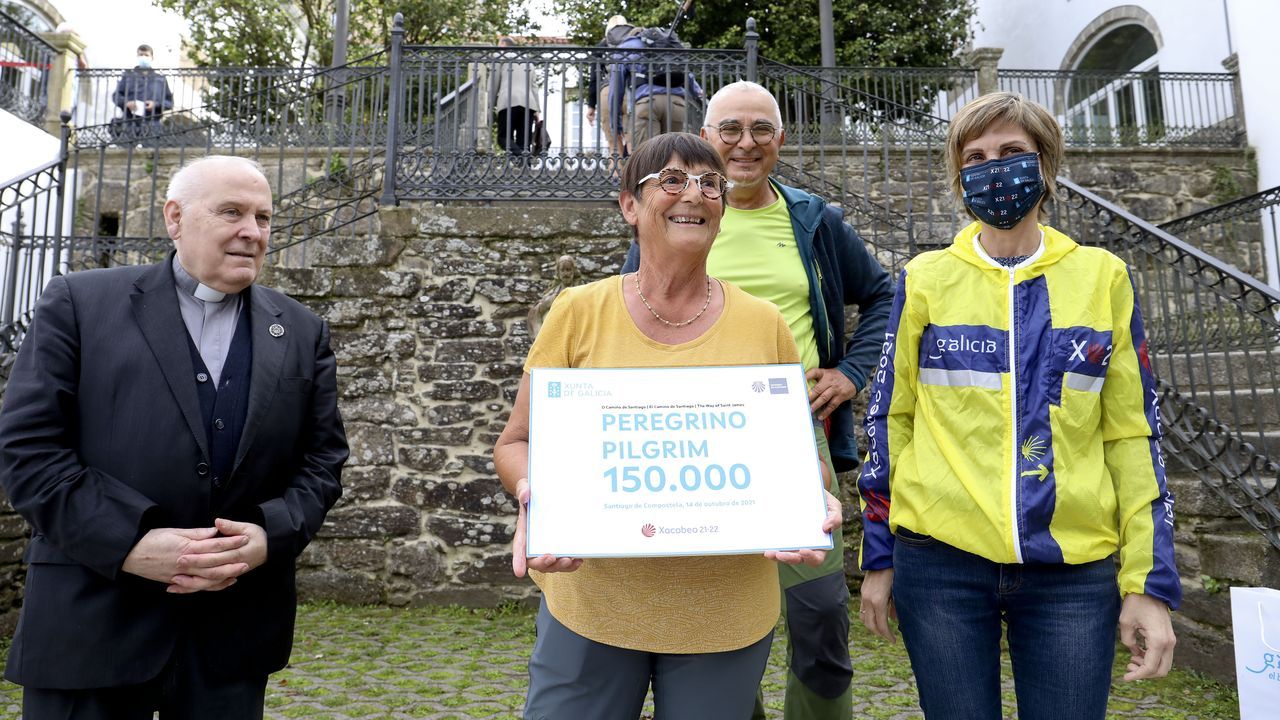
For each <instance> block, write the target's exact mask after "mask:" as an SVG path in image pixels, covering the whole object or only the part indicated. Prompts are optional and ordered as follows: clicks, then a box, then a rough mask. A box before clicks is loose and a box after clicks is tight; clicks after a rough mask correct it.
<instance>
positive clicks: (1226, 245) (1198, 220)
mask: <svg viewBox="0 0 1280 720" xmlns="http://www.w3.org/2000/svg"><path fill="white" fill-rule="evenodd" d="M1277 206H1280V187H1273V188H1271V189H1269V190H1263V191H1262V192H1259V193H1255V194H1253V195H1250V196H1248V197H1244V198H1240V199H1239V200H1233V201H1232V202H1229V203H1224V204H1222V205H1217V206H1214V207H1211V208H1208V209H1206V210H1201V211H1200V212H1197V213H1193V214H1191V215H1187V216H1185V217H1181V218H1178V219H1176V220H1170V221H1169V222H1167V223H1164V224H1162V225H1161V226H1160V229H1161V230H1164V231H1165V232H1167V233H1169V234H1171V235H1177V236H1178V237H1180V238H1182V239H1183V240H1186V241H1187V242H1189V243H1191V244H1192V245H1194V246H1196V247H1198V248H1200V249H1201V250H1204V251H1205V252H1207V253H1209V254H1210V255H1213V256H1215V257H1217V258H1219V259H1223V260H1226V261H1228V262H1231V263H1233V264H1235V265H1236V266H1237V267H1238V268H1240V269H1241V270H1243V271H1244V272H1247V273H1249V274H1250V275H1252V276H1254V277H1255V278H1258V279H1259V280H1260V281H1262V282H1264V283H1267V284H1269V285H1272V286H1273V287H1274V286H1276V285H1277V284H1280V272H1277V268H1276V262H1277V257H1280V239H1278V238H1280V235H1277V231H1280V226H1278V225H1277V217H1276V216H1277Z"/></svg>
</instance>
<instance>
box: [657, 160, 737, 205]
mask: <svg viewBox="0 0 1280 720" xmlns="http://www.w3.org/2000/svg"><path fill="white" fill-rule="evenodd" d="M654 179H656V180H657V181H658V187H660V188H662V191H663V192H665V193H666V194H668V195H679V194H680V193H682V192H684V191H685V189H686V188H688V187H689V181H690V180H692V181H693V182H696V183H698V190H700V191H701V192H702V197H704V198H706V199H708V200H719V199H720V196H721V195H724V194H725V193H727V192H729V191H730V190H731V189H733V183H732V182H730V181H729V179H728V178H726V177H725V176H723V175H721V174H720V173H718V172H716V171H715V170H708V171H706V172H704V173H700V174H698V175H690V174H689V173H687V172H685V171H684V170H681V169H680V168H673V167H671V168H663V169H662V170H659V171H658V172H655V173H649V174H648V175H645V176H644V177H642V178H640V182H638V183H636V188H639V187H640V186H641V185H644V184H645V183H647V182H649V181H650V180H654Z"/></svg>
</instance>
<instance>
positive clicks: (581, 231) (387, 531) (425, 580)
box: [0, 153, 1280, 675]
mask: <svg viewBox="0 0 1280 720" xmlns="http://www.w3.org/2000/svg"><path fill="white" fill-rule="evenodd" d="M1166 155H1167V154H1161V153H1152V154H1150V157H1148V158H1146V159H1143V158H1139V157H1136V156H1134V155H1133V154H1130V155H1128V156H1121V155H1119V154H1108V153H1100V154H1098V155H1096V156H1095V155H1093V154H1090V155H1088V156H1087V157H1084V156H1081V155H1080V154H1076V155H1073V157H1072V158H1071V161H1070V168H1069V170H1070V171H1071V174H1072V176H1073V177H1076V178H1077V179H1078V180H1080V181H1081V182H1082V183H1085V184H1086V185H1089V186H1092V187H1095V188H1096V189H1097V190H1098V192H1099V193H1100V194H1103V195H1105V196H1110V197H1113V198H1114V199H1115V200H1116V201H1117V202H1119V203H1120V204H1121V205H1126V204H1127V205H1131V206H1132V207H1133V209H1135V210H1138V209H1142V210H1143V211H1144V212H1158V213H1174V214H1182V213H1184V212H1190V211H1192V210H1194V209H1197V208H1198V207H1200V206H1203V205H1207V204H1208V203H1209V200H1208V199H1207V198H1204V197H1202V196H1201V195H1202V194H1203V193H1204V192H1208V188H1209V185H1207V184H1206V182H1207V181H1205V179H1204V178H1205V177H1206V176H1212V175H1213V174H1214V173H1215V172H1218V171H1215V170H1213V168H1214V167H1216V165H1215V164H1217V163H1222V164H1223V165H1224V166H1225V167H1227V168H1228V170H1227V171H1228V172H1230V173H1232V174H1233V176H1234V175H1239V176H1240V177H1241V178H1242V184H1245V182H1244V181H1247V179H1248V174H1247V163H1245V162H1244V160H1243V158H1242V156H1238V155H1232V154H1225V153H1219V154H1205V153H1200V154H1191V155H1190V157H1191V158H1192V159H1191V160H1187V161H1185V162H1184V161H1183V160H1182V155H1181V154H1179V155H1167V157H1166ZM1143 157H1146V156H1143ZM1160 158H1164V159H1163V160H1161V159H1160ZM1232 162H1234V164H1232ZM1142 163H1150V165H1149V166H1148V165H1143V164H1142ZM299 170H300V171H301V167H300V168H299ZM1130 171H1132V172H1130ZM1085 175H1087V176H1088V178H1089V179H1091V180H1092V182H1089V181H1088V180H1086V177H1085ZM1246 187H1248V186H1247V185H1246ZM1154 219H1155V220H1163V219H1166V218H1165V217H1155V218H1154ZM380 225H381V231H380V233H378V234H376V235H371V236H366V237H352V238H337V239H326V240H324V241H322V242H321V241H316V242H315V245H314V247H313V248H311V250H310V257H309V267H305V268H285V267H276V268H270V269H269V270H268V272H267V274H266V275H265V277H264V278H263V282H264V283H266V284H269V285H272V286H275V287H278V288H280V289H281V290H283V291H285V292H287V293H289V294H291V295H293V296H295V297H297V298H299V299H300V300H302V301H303V302H305V303H307V304H308V305H309V306H311V307H312V308H313V309H315V310H316V312H318V313H319V314H321V315H322V316H324V317H325V318H327V319H328V320H329V322H330V323H331V325H332V327H333V339H334V349H335V352H336V353H337V357H338V361H339V389H340V393H341V407H342V411H343V415H344V418H345V420H346V424H347V429H348V434H349V437H350V439H351V444H352V457H351V461H350V463H349V464H348V467H347V469H346V471H345V474H344V485H345V487H346V492H345V495H344V497H343V499H342V500H341V502H340V504H339V505H338V506H337V507H336V508H335V509H334V511H333V512H332V513H331V514H330V516H329V521H328V522H327V523H326V526H325V528H324V529H323V531H322V532H321V534H320V536H319V537H318V538H317V539H316V541H315V542H314V543H312V545H311V546H310V547H309V548H308V549H307V550H306V551H305V552H304V553H303V555H302V557H301V558H300V576H299V577H300V585H301V591H302V594H303V596H304V597H308V598H328V599H334V600H338V601H341V602H348V603H386V604H391V605H413V604H428V603H429V604H436V603H459V604H464V605H493V604H497V603H501V602H504V601H512V600H515V601H522V600H527V599H528V598H530V597H532V596H533V586H532V585H531V583H529V582H527V581H524V580H517V579H515V578H513V577H512V576H511V573H510V569H509V563H510V555H509V548H508V544H509V542H510V538H511V532H512V529H513V528H512V524H513V513H514V507H513V505H512V503H511V501H510V499H509V498H508V497H507V496H506V494H505V493H504V492H503V491H502V489H501V486H500V484H499V483H498V481H497V478H496V476H495V473H494V470H493V466H492V463H491V458H490V451H491V448H492V445H493V442H494V440H495V439H496V438H497V435H498V433H499V432H500V431H501V429H502V426H503V423H504V421H505V418H506V415H507V411H508V408H509V407H510V404H511V401H512V399H513V397H514V393H515V389H516V386H517V384H518V382H519V378H520V374H521V363H522V360H523V358H524V355H525V353H526V352H527V349H528V345H529V338H528V332H527V327H526V323H525V319H524V316H525V313H526V312H527V309H528V307H529V305H530V304H531V303H533V302H534V301H535V300H537V299H538V298H539V296H540V295H541V294H542V293H543V292H544V291H545V289H546V288H547V287H549V286H550V285H551V284H552V283H553V282H554V263H555V260H556V258H557V257H559V256H560V255H562V254H569V255H573V256H574V257H576V258H577V260H578V264H579V267H580V269H581V271H582V275H583V281H589V280H594V279H598V278H600V277H604V276H606V275H610V274H613V273H616V272H617V270H618V267H619V264H620V263H621V260H622V258H623V255H624V253H625V250H626V247H627V242H628V238H629V235H630V230H629V228H628V227H627V226H626V225H625V224H624V223H623V222H622V220H621V218H620V217H619V215H618V212H617V210H616V207H610V206H602V205H590V204H564V205H558V206H557V205H549V204H546V203H538V204H531V205H527V206H526V205H515V204H508V205H500V206H471V207H464V206H451V207H440V206H432V205H421V206H418V207H405V208H397V209H389V210H384V211H383V213H382V216H381V222H380ZM1174 482H1175V483H1176V484H1175V491H1176V492H1178V497H1179V512H1180V517H1179V525H1178V543H1179V557H1180V559H1181V562H1182V568H1183V571H1184V575H1185V577H1184V586H1185V588H1186V592H1187V605H1186V608H1185V609H1184V611H1183V612H1181V613H1179V614H1178V615H1177V616H1175V617H1176V619H1177V622H1178V623H1179V626H1178V627H1179V630H1180V632H1181V633H1182V645H1181V648H1180V650H1179V662H1180V663H1184V662H1185V663H1188V664H1191V663H1194V664H1195V665H1196V666H1199V667H1203V668H1207V669H1211V670H1214V669H1216V670H1218V671H1219V672H1220V674H1221V673H1225V674H1227V675H1229V673H1230V668H1231V662H1230V653H1229V645H1224V642H1223V640H1224V638H1225V637H1226V635H1225V633H1226V632H1227V630H1226V628H1228V626H1229V617H1228V615H1229V611H1228V609H1227V605H1226V597H1227V595H1226V593H1223V592H1210V590H1216V589H1217V588H1218V587H1219V585H1220V584H1222V583H1241V584H1268V585H1272V586H1277V585H1280V552H1277V551H1276V550H1275V549H1273V548H1271V547H1270V546H1269V545H1267V544H1266V542H1265V541H1264V540H1262V538H1261V536H1260V535H1258V534H1257V533H1255V532H1253V531H1251V530H1250V529H1248V528H1247V526H1245V525H1244V524H1243V521H1241V520H1239V519H1238V517H1236V516H1235V515H1234V514H1233V513H1232V512H1231V511H1230V510H1229V509H1227V508H1225V507H1223V506H1222V505H1221V504H1220V503H1218V502H1217V501H1216V499H1215V498H1214V497H1213V496H1212V495H1211V494H1209V493H1208V491H1207V489H1205V488H1204V487H1203V486H1202V485H1201V484H1200V483H1199V481H1198V480H1196V479H1194V478H1182V477H1175V479H1174ZM845 485H846V487H849V486H850V485H851V483H849V482H846V483H845ZM846 499H847V498H846ZM847 506H848V507H847V510H848V515H849V516H850V517H849V520H850V522H849V523H848V524H847V526H846V533H847V538H848V540H849V542H850V544H851V546H856V543H857V539H858V535H859V532H858V526H857V520H856V517H853V511H852V503H847ZM5 508H6V509H7V505H6V506H5ZM24 534H25V530H24V524H23V523H22V521H21V520H20V519H19V518H17V517H16V516H15V515H13V514H12V513H11V512H0V608H3V609H5V611H4V612H3V614H0V618H2V619H4V621H5V622H7V623H9V624H10V625H11V623H12V621H13V619H14V617H15V609H16V607H17V605H18V603H19V601H20V595H21V581H22V572H21V568H20V565H19V564H18V559H19V557H20V555H21V551H22V548H23V545H24V544H25V543H24ZM849 559H850V567H851V568H852V566H853V555H852V554H850V555H849ZM1202 575H1207V576H1209V577H1210V578H1213V580H1211V581H1209V582H1208V583H1207V584H1206V583H1205V582H1204V581H1202V578H1201V576H1202ZM851 582H853V583H854V584H856V577H851Z"/></svg>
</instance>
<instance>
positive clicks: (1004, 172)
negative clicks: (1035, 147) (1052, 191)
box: [960, 152, 1044, 230]
mask: <svg viewBox="0 0 1280 720" xmlns="http://www.w3.org/2000/svg"><path fill="white" fill-rule="evenodd" d="M960 187H961V188H963V189H964V204H965V207H967V208H969V212H971V213H973V214H974V215H975V216H977V218H978V220H980V221H982V222H984V223H986V224H988V225H990V226H991V227H996V228H1000V229H1001V230H1008V229H1009V228H1011V227H1013V226H1014V225H1017V224H1018V223H1020V222H1022V219H1023V218H1025V217H1026V216H1027V213H1030V212H1031V211H1032V210H1034V209H1035V207H1036V204H1037V203H1039V202H1040V198H1042V197H1044V181H1043V180H1042V179H1041V178H1040V155H1039V154H1038V153H1033V152H1029V153H1021V154H1018V155H1011V156H1009V157H1007V158H1001V159H998V160H988V161H987V162H984V163H982V164H981V165H974V166H972V167H967V168H963V169H961V170H960Z"/></svg>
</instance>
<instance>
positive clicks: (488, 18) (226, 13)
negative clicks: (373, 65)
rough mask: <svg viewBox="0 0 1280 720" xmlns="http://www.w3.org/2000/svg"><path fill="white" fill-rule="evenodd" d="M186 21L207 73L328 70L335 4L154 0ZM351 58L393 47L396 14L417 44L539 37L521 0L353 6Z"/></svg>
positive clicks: (369, 1) (358, 1)
mask: <svg viewBox="0 0 1280 720" xmlns="http://www.w3.org/2000/svg"><path fill="white" fill-rule="evenodd" d="M152 1H153V2H154V4H155V5H156V6H157V7H160V8H163V9H165V10H173V11H175V12H177V13H178V14H179V15H181V16H182V17H184V18H186V19H187V21H188V24H189V27H190V32H191V38H190V40H189V42H188V46H187V51H188V54H189V55H190V56H191V59H192V60H193V61H194V62H195V63H196V65H198V66H201V67H216V66H250V67H254V66H256V67H279V66H291V67H296V66H300V65H321V66H324V65H328V64H330V63H331V62H332V58H333V24H332V18H333V14H334V11H335V3H334V0H152ZM350 8H351V9H350V13H351V15H350V40H349V42H348V51H347V58H348V59H349V60H354V59H357V58H359V57H361V56H363V55H367V54H369V53H372V52H375V51H377V50H380V49H382V48H384V47H386V45H387V41H388V39H389V33H390V31H391V21H392V18H393V17H395V14H396V13H397V12H403V13H404V18H405V23H404V25H405V41H406V42H408V43H410V44H450V43H462V42H472V41H482V42H483V41H490V42H492V41H494V40H495V39H496V37H497V35H498V34H499V33H504V32H508V33H525V32H529V31H530V30H535V29H537V26H536V25H535V24H534V23H533V22H532V21H531V20H530V18H529V13H528V10H527V9H526V7H525V4H524V3H522V2H520V1H519V0H486V1H485V2H476V1H475V0H352V1H351V4H350Z"/></svg>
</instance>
